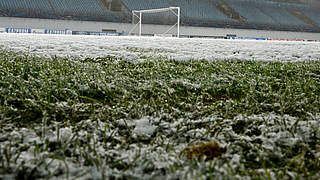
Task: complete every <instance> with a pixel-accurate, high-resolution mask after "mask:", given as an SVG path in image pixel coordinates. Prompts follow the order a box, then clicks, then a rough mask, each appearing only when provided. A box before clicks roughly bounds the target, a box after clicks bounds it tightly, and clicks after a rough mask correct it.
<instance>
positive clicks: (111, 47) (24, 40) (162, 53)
mask: <svg viewBox="0 0 320 180" xmlns="http://www.w3.org/2000/svg"><path fill="white" fill-rule="evenodd" d="M0 41H1V42H2V44H3V47H4V48H5V49H10V50H14V51H16V52H26V53H32V54H34V55H39V56H47V57H54V56H60V57H77V58H97V57H107V56H110V55H111V56H115V57H121V58H122V59H125V60H138V59H140V60H142V61H143V60H145V59H157V58H165V59H175V60H182V61H185V60H190V59H196V60H203V59H206V60H230V59H238V60H255V61H256V60H258V61H310V60H311V61H312V60H319V59H320V54H319V51H320V43H310V42H278V41H243V40H215V39H203V38H202V39H188V38H181V39H177V38H150V37H143V38H139V37H99V36H60V35H58V36H55V35H50V36H48V35H29V34H27V35H25V34H6V33H4V34H0Z"/></svg>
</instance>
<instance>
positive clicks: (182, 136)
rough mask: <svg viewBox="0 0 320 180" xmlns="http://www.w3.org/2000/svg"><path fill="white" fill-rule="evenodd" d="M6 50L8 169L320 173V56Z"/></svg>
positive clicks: (55, 173)
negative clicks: (128, 57) (82, 55)
mask: <svg viewBox="0 0 320 180" xmlns="http://www.w3.org/2000/svg"><path fill="white" fill-rule="evenodd" d="M0 59H1V61H0V74H1V76H0V84H1V86H0V118H1V120H0V179H7V178H16V179H28V178H29V179H41V178H42V179H68V178H69V179H72V178H76V179H154V178H159V179H209V178H213V179H255V178H256V179H264V178H265V179H268V178H275V179H290V178H301V179H308V178H309V179H319V177H320V174H319V171H318V170H319V167H320V147H319V139H320V131H319V129H320V128H319V125H320V124H319V119H320V116H319V108H318V107H319V106H320V101H319V97H320V94H319V92H320V91H319V87H320V79H319V77H320V75H319V66H320V64H319V62H304V63H280V62H264V63H262V62H251V61H246V62H243V61H194V60H190V61H184V62H181V61H173V60H166V59H157V60H156V61H155V60H145V61H142V62H140V61H137V62H130V61H123V60H120V59H118V58H115V57H108V58H106V59H103V58H96V59H90V58H88V59H84V60H82V59H64V58H54V59H47V58H39V57H33V56H27V55H25V56H23V55H21V54H15V53H12V52H6V51H1V52H0ZM207 142H212V143H209V144H207ZM213 142H218V143H219V145H217V144H216V143H213ZM225 147H227V149H225ZM184 150H186V151H184ZM181 152H186V155H182V156H181ZM187 152H189V153H187ZM188 154H189V155H188ZM211 155H212V157H214V158H209V159H207V160H206V157H207V158H208V157H211ZM188 156H189V157H194V158H188ZM205 156H206V157H205ZM198 157H200V158H198ZM201 157H202V158H201Z"/></svg>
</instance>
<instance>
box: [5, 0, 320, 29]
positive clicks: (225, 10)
mask: <svg viewBox="0 0 320 180" xmlns="http://www.w3.org/2000/svg"><path fill="white" fill-rule="evenodd" d="M170 6H179V7H180V8H181V23H182V25H191V26H210V27H233V28H254V29H272V30H288V31H308V32H310V31H311V32H320V16H319V15H318V14H319V13H318V12H317V10H316V9H312V8H311V6H310V5H308V4H306V3H303V2H300V1H286V0H0V16H9V17H27V18H28V17H32V18H50V19H73V20H84V21H87V20H89V21H107V22H125V23H130V22H131V21H132V18H131V11H132V10H141V9H156V8H165V7H170ZM170 18H171V17H169V16H168V17H165V18H164V16H163V15H161V16H160V15H159V14H158V15H157V14H150V15H146V18H144V21H145V22H144V23H154V24H163V23H166V22H167V23H169V22H170Z"/></svg>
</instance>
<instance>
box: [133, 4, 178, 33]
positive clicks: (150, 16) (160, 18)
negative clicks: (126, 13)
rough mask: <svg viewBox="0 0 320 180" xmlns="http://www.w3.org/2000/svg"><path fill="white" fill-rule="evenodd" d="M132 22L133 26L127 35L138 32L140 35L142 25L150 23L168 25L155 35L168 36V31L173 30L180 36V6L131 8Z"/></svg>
mask: <svg viewBox="0 0 320 180" xmlns="http://www.w3.org/2000/svg"><path fill="white" fill-rule="evenodd" d="M132 23H133V25H134V26H133V28H132V29H131V31H130V32H129V35H132V34H138V35H139V36H141V35H142V32H143V30H142V25H143V24H149V23H150V24H165V25H169V26H168V28H167V29H166V30H165V31H164V32H161V33H157V34H155V35H158V36H168V35H169V34H168V33H169V32H171V33H172V32H173V31H174V32H175V33H173V34H175V35H176V36H177V37H180V7H168V8H160V9H146V10H133V11H132ZM175 29H176V30H175Z"/></svg>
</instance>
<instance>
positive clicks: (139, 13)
mask: <svg viewBox="0 0 320 180" xmlns="http://www.w3.org/2000/svg"><path fill="white" fill-rule="evenodd" d="M174 10H177V12H175V11H174ZM164 11H171V12H172V13H173V14H174V15H176V16H177V23H175V24H174V25H172V26H171V27H170V28H169V29H168V30H167V31H166V32H164V33H162V35H165V34H167V33H168V32H169V31H170V30H171V29H173V28H174V27H175V26H177V37H178V38H179V37H180V7H168V8H160V9H146V10H133V11H132V24H134V27H133V28H132V29H131V31H130V32H129V35H130V34H131V33H132V31H134V30H135V29H136V28H137V26H138V25H139V26H138V27H139V36H141V34H142V14H143V13H158V12H164ZM135 18H138V20H139V22H138V23H136V24H135V23H134V20H135Z"/></svg>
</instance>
